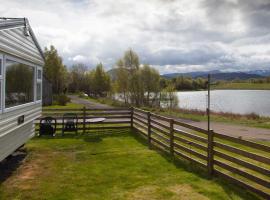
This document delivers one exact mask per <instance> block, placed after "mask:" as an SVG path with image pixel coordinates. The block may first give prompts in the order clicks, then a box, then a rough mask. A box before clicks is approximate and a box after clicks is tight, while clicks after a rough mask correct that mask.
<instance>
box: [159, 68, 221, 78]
mask: <svg viewBox="0 0 270 200" xmlns="http://www.w3.org/2000/svg"><path fill="white" fill-rule="evenodd" d="M209 73H210V74H215V73H220V71H218V70H214V71H207V72H203V71H198V72H187V73H170V74H163V75H161V76H162V77H164V78H168V79H171V78H175V77H178V76H188V77H192V78H196V77H199V76H203V75H207V74H209Z"/></svg>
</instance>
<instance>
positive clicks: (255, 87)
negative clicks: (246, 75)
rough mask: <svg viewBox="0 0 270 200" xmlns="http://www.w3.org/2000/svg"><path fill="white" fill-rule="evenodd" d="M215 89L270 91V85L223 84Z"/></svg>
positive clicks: (214, 87)
mask: <svg viewBox="0 0 270 200" xmlns="http://www.w3.org/2000/svg"><path fill="white" fill-rule="evenodd" d="M213 89H234V90H270V83H230V82H227V83H221V84H218V85H215V86H213Z"/></svg>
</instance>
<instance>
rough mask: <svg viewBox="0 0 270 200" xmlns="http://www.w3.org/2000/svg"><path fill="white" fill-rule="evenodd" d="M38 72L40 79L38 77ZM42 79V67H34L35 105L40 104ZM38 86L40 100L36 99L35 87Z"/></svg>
mask: <svg viewBox="0 0 270 200" xmlns="http://www.w3.org/2000/svg"><path fill="white" fill-rule="evenodd" d="M39 72H40V77H39ZM42 77H43V71H42V67H40V66H36V77H35V101H36V103H41V101H42ZM38 84H40V99H37V97H38V96H37V94H38V92H37V85H38Z"/></svg>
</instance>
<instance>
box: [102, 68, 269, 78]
mask: <svg viewBox="0 0 270 200" xmlns="http://www.w3.org/2000/svg"><path fill="white" fill-rule="evenodd" d="M116 72H117V69H116V68H113V69H110V70H108V71H107V73H108V74H109V75H110V77H111V79H112V80H115V79H116ZM209 73H210V74H211V75H212V79H215V80H234V79H240V80H247V79H251V78H263V77H265V76H270V70H253V71H248V72H221V71H219V70H213V71H198V72H187V73H170V74H163V75H161V76H162V77H164V78H167V79H171V78H175V77H178V76H185V77H192V78H207V75H208V74H209Z"/></svg>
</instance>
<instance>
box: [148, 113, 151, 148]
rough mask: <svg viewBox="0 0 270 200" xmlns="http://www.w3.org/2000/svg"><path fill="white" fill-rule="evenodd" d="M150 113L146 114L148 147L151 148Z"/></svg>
mask: <svg viewBox="0 0 270 200" xmlns="http://www.w3.org/2000/svg"><path fill="white" fill-rule="evenodd" d="M150 118H151V113H150V112H147V138H148V146H149V148H151V123H150Z"/></svg>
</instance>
